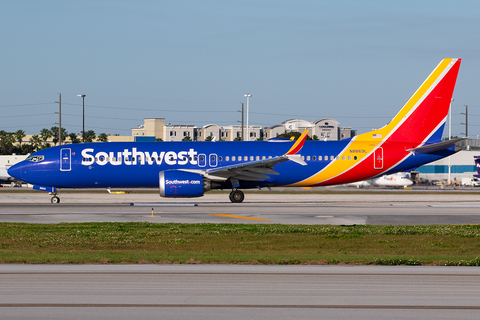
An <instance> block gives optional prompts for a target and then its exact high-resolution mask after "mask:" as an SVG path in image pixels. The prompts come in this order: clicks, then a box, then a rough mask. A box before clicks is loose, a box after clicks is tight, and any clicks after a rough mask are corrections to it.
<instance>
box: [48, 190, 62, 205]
mask: <svg viewBox="0 0 480 320" xmlns="http://www.w3.org/2000/svg"><path fill="white" fill-rule="evenodd" d="M49 194H50V195H53V197H52V199H50V202H51V203H60V198H59V197H58V196H57V193H56V192H50V193H49Z"/></svg>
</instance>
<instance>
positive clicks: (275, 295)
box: [0, 265, 480, 319]
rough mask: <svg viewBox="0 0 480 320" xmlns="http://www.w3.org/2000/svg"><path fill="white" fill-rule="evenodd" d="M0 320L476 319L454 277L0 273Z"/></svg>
mask: <svg viewBox="0 0 480 320" xmlns="http://www.w3.org/2000/svg"><path fill="white" fill-rule="evenodd" d="M0 284H1V285H0V314H1V318H2V319H64V318H68V319H85V318H87V317H91V318H94V319H132V318H135V319H151V318H164V319H186V318H194V319H292V318H293V319H319V318H320V319H332V318H333V319H338V318H342V319H373V318H375V319H412V318H418V319H452V318H457V319H478V314H479V312H480V299H478V297H479V296H480V272H479V269H478V268H462V267H381V266H356V267H346V266H238V265H235V266H223V265H220V266H217V265H63V266H62V265H0Z"/></svg>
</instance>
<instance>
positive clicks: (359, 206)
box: [0, 191, 480, 225]
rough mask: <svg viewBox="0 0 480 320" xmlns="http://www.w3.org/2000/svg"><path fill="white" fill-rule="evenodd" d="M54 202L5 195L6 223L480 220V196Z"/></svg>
mask: <svg viewBox="0 0 480 320" xmlns="http://www.w3.org/2000/svg"><path fill="white" fill-rule="evenodd" d="M61 199H62V202H61V203H59V204H50V203H49V196H48V195H47V194H45V193H28V192H18V193H4V192H0V221H2V222H31V223H60V222H139V221H147V222H179V223H279V224H332V225H363V224H368V225H432V224H480V193H479V194H464V193H458V194H450V193H449V194H439V193H432V194H430V193H424V194H409V193H408V191H406V192H404V193H391V194H376V193H359V194H317V193H305V194H283V193H282V194H278V193H258V194H257V193H249V194H247V195H246V199H245V201H244V202H243V203H240V204H233V203H230V202H229V200H228V194H225V193H221V194H219V193H207V194H206V195H205V196H204V197H201V198H195V199H163V198H160V197H159V196H158V194H155V193H131V194H108V193H106V192H105V193H99V192H96V193H85V192H79V193H65V194H62V195H61Z"/></svg>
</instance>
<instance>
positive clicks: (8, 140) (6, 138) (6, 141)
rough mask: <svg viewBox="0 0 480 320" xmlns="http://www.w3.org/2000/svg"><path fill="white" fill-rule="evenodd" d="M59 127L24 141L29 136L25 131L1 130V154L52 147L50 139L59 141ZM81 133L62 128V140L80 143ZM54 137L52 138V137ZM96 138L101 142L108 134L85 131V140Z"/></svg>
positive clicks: (55, 143)
mask: <svg viewBox="0 0 480 320" xmlns="http://www.w3.org/2000/svg"><path fill="white" fill-rule="evenodd" d="M58 133H59V132H58V127H52V128H50V129H46V128H44V129H42V130H40V134H35V135H33V136H32V137H31V138H30V140H29V141H28V142H25V141H23V139H24V138H25V137H26V136H27V135H26V134H25V131H23V130H17V131H16V132H6V131H5V130H0V155H9V154H12V153H16V154H29V153H33V152H35V151H38V150H42V149H45V148H50V147H52V144H51V143H50V142H49V141H52V142H53V144H54V145H55V146H56V145H57V143H58V142H59V136H58ZM79 136H81V133H80V134H76V133H74V132H71V133H68V132H67V130H65V128H62V140H63V141H64V142H67V143H80V142H82V141H81V138H79ZM50 138H52V139H50ZM94 140H96V141H100V142H107V141H108V136H107V135H106V134H105V133H100V134H99V135H98V136H97V135H96V134H95V132H94V131H93V130H89V131H86V132H85V142H93V141H94Z"/></svg>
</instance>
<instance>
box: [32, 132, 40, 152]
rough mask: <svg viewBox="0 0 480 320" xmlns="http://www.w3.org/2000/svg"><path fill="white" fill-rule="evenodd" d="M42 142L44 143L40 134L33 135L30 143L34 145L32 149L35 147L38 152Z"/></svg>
mask: <svg viewBox="0 0 480 320" xmlns="http://www.w3.org/2000/svg"><path fill="white" fill-rule="evenodd" d="M41 142H42V140H41V139H40V137H39V136H38V134H36V135H33V136H32V137H31V138H30V143H31V144H32V147H33V149H34V150H38V146H39V145H40V143H41Z"/></svg>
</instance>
